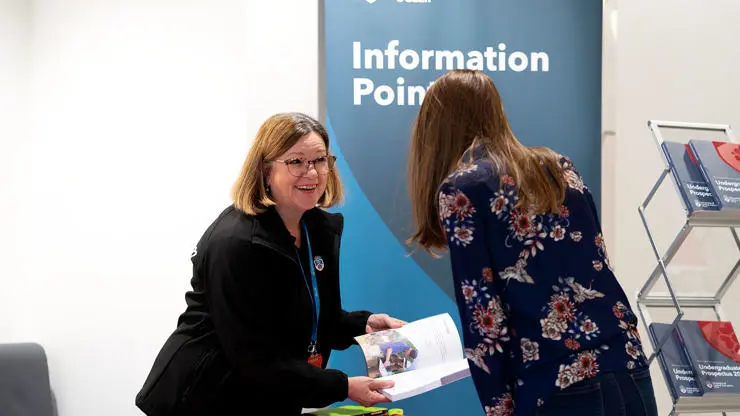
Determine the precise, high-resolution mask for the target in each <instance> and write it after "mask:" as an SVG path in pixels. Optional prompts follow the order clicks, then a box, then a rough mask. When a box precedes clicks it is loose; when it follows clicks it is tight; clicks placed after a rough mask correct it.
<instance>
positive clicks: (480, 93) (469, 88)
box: [408, 70, 567, 255]
mask: <svg viewBox="0 0 740 416" xmlns="http://www.w3.org/2000/svg"><path fill="white" fill-rule="evenodd" d="M477 144H480V145H482V146H484V147H485V149H486V150H487V153H488V154H489V156H490V159H491V161H492V162H493V164H494V166H495V167H496V169H497V171H498V172H500V173H502V174H500V175H499V176H500V177H503V172H506V174H508V175H509V176H511V177H513V179H514V181H515V182H516V184H517V185H518V187H519V201H518V206H520V207H522V206H523V207H527V208H528V209H534V211H535V212H537V213H547V212H557V210H558V207H559V206H560V205H561V204H562V202H563V199H564V198H565V189H566V186H567V183H566V180H565V178H564V177H563V175H562V174H561V172H562V169H561V168H560V164H559V157H558V155H557V154H556V153H555V152H553V151H552V150H550V149H548V148H545V147H532V148H528V147H526V146H524V145H523V144H521V143H520V142H519V141H518V140H517V139H516V137H515V136H514V133H513V132H512V130H511V126H510V125H509V120H508V119H507V117H506V113H505V112H504V106H503V103H502V102H501V96H500V95H499V92H498V90H497V89H496V86H495V85H494V83H493V81H492V80H491V79H490V78H489V77H488V76H486V75H485V74H483V73H482V72H480V71H473V70H453V71H450V72H447V73H446V74H444V75H443V76H442V77H440V78H439V79H437V80H436V81H435V82H434V83H433V84H432V86H431V87H430V88H429V90H428V91H427V93H426V94H425V96H424V100H423V102H422V104H421V108H420V109H419V113H418V115H417V117H416V122H415V124H414V127H413V131H412V133H411V148H410V153H409V162H408V184H409V196H410V198H411V209H412V213H413V221H414V227H415V230H414V232H413V233H412V235H411V237H410V238H409V241H408V242H409V243H414V242H416V243H417V244H419V245H420V246H422V247H423V248H424V249H425V250H426V251H427V252H429V253H430V254H432V255H435V254H434V253H433V251H432V250H444V249H445V248H446V247H447V244H446V241H447V240H446V238H445V235H444V230H443V229H442V225H441V223H440V220H439V216H438V211H437V209H438V207H437V202H438V198H437V196H438V192H439V187H440V185H441V184H442V181H444V180H445V178H447V176H449V175H450V174H451V173H452V172H453V171H454V170H455V169H456V168H457V166H458V164H459V163H460V162H461V158H462V156H463V154H464V153H465V152H466V151H467V150H468V149H470V148H471V147H472V146H474V145H477ZM548 171H549V172H551V173H552V174H550V173H548Z"/></svg>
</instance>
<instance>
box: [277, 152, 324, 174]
mask: <svg viewBox="0 0 740 416" xmlns="http://www.w3.org/2000/svg"><path fill="white" fill-rule="evenodd" d="M336 160H337V157H336V156H331V155H326V156H319V157H317V158H316V159H313V160H306V159H304V158H300V157H296V158H292V159H287V160H278V159H275V160H274V161H275V162H280V163H285V166H287V167H288V172H290V174H291V175H293V176H298V177H301V176H303V175H305V174H306V173H308V170H309V169H310V167H311V165H313V168H314V169H316V173H318V174H319V175H326V174H327V173H329V171H330V170H331V169H332V168H334V161H336Z"/></svg>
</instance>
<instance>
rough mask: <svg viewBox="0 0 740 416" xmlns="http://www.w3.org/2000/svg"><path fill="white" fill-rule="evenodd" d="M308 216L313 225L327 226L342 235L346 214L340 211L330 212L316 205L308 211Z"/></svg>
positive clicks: (329, 229) (331, 230)
mask: <svg viewBox="0 0 740 416" xmlns="http://www.w3.org/2000/svg"><path fill="white" fill-rule="evenodd" d="M306 218H307V219H308V220H309V221H310V222H311V223H312V225H313V226H321V227H325V228H326V229H327V230H328V231H330V232H332V233H334V234H336V235H338V236H341V235H342V231H343V230H344V216H343V215H342V214H340V213H338V212H329V211H327V210H325V209H323V208H319V207H316V208H313V209H311V210H309V211H308V212H306Z"/></svg>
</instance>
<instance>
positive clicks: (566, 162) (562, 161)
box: [557, 153, 588, 193]
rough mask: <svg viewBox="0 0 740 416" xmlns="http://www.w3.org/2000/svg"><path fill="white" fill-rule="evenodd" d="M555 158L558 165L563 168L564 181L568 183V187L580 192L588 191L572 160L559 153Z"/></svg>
mask: <svg viewBox="0 0 740 416" xmlns="http://www.w3.org/2000/svg"><path fill="white" fill-rule="evenodd" d="M557 158H558V165H559V166H560V168H561V169H562V170H563V175H565V181H566V182H567V183H568V187H569V188H571V189H575V190H576V191H578V192H580V193H584V192H585V191H588V187H587V186H586V184H585V182H584V181H583V177H581V173H580V172H579V171H578V168H576V166H575V164H574V163H573V161H572V160H571V159H570V158H569V157H568V156H566V155H563V154H560V153H557Z"/></svg>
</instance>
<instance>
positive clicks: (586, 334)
mask: <svg viewBox="0 0 740 416" xmlns="http://www.w3.org/2000/svg"><path fill="white" fill-rule="evenodd" d="M464 160H465V162H464V163H462V164H461V165H460V166H458V168H457V170H456V171H455V172H454V173H452V174H451V175H450V176H449V177H448V178H447V179H446V180H445V181H444V183H443V184H442V185H441V187H440V192H439V200H438V203H439V205H438V208H439V217H440V220H441V221H442V225H443V227H444V229H445V233H446V236H447V240H448V241H447V244H448V246H449V251H450V258H451V262H452V276H453V280H454V288H455V291H456V301H457V306H458V310H459V312H460V318H461V321H462V324H463V328H462V332H463V341H464V347H465V354H466V356H467V358H468V362H469V364H470V370H471V374H472V378H473V381H474V383H475V386H476V389H477V392H478V396H479V398H480V400H481V404H482V405H483V408H484V410H485V412H486V415H511V414H517V415H530V414H534V413H535V410H536V408H537V407H538V406H541V405H542V404H543V403H544V401H545V400H547V397H548V395H550V394H553V393H555V392H557V391H560V390H562V389H565V388H566V387H568V386H571V385H573V384H575V383H577V382H579V381H581V380H585V379H587V378H591V377H594V376H595V375H596V374H598V373H599V372H601V371H609V370H624V369H635V368H639V367H646V366H647V361H646V359H645V356H644V353H643V350H642V346H641V342H640V337H639V334H638V330H637V318H636V317H635V314H634V313H633V312H632V310H631V308H630V304H629V302H628V300H627V297H626V296H625V293H624V291H623V289H622V288H621V287H620V285H619V283H618V282H617V279H616V278H615V276H614V273H613V271H612V268H611V265H610V264H609V257H608V256H607V252H606V245H605V244H604V237H603V235H602V232H601V226H600V224H599V219H598V217H597V213H596V207H595V205H594V202H593V198H592V196H591V193H590V192H589V190H588V188H587V187H586V185H585V184H584V183H583V179H582V178H581V176H580V174H579V173H578V171H577V170H576V168H575V167H574V166H573V164H572V163H571V161H570V160H569V159H568V158H567V157H561V159H560V164H561V166H562V168H563V173H562V174H563V175H565V178H566V180H567V183H568V188H567V191H566V197H565V201H564V202H563V204H562V206H561V207H560V209H559V212H558V213H557V214H545V215H537V214H536V213H534V212H532V210H531V209H529V210H528V209H526V208H524V209H523V208H521V207H520V208H516V207H515V206H516V204H517V201H518V187H517V184H516V183H515V182H514V180H513V178H512V177H511V176H509V175H506V174H505V173H501V174H499V172H497V170H496V168H495V167H494V165H493V163H492V162H491V160H490V159H488V158H487V157H486V156H485V151H484V150H483V149H482V148H481V147H477V148H475V149H473V150H471V151H469V152H468V153H467V154H466V156H465V157H464Z"/></svg>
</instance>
